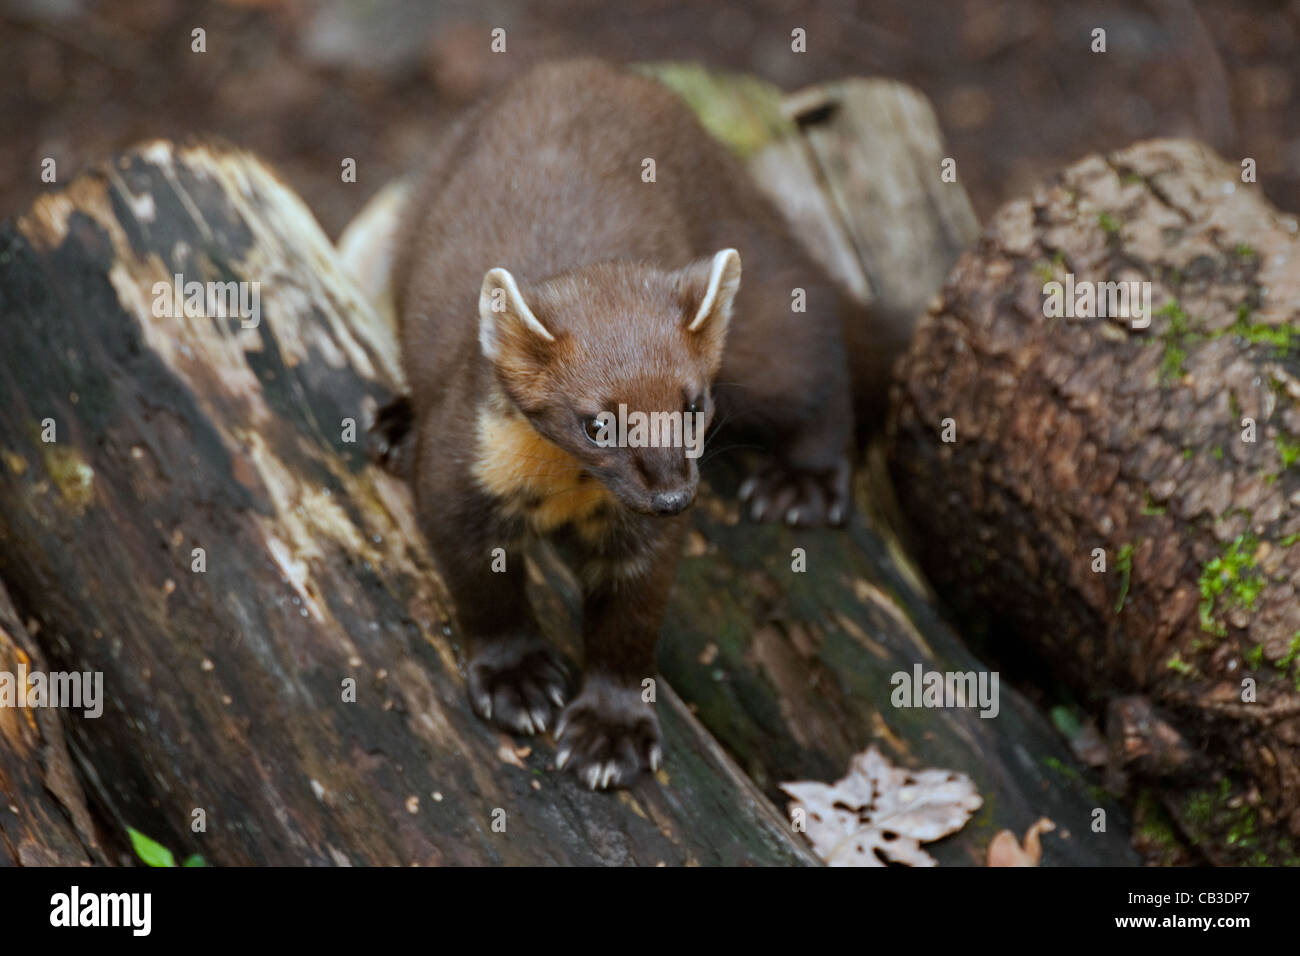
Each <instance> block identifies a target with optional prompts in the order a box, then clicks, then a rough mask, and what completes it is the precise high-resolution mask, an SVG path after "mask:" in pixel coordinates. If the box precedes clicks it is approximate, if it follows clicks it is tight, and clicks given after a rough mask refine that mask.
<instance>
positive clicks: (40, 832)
mask: <svg viewBox="0 0 1300 956" xmlns="http://www.w3.org/2000/svg"><path fill="white" fill-rule="evenodd" d="M49 670H50V669H49V667H48V666H47V665H46V663H45V656H44V655H43V654H42V653H41V651H40V649H39V648H38V647H37V646H36V642H35V641H33V640H32V638H31V635H30V634H28V633H27V628H26V627H25V626H24V625H23V623H22V622H21V621H20V620H19V619H18V612H17V611H15V610H14V606H13V602H11V601H10V600H9V594H8V592H6V591H5V589H4V586H3V585H0V673H3V674H4V675H6V676H7V677H8V676H10V675H12V679H13V680H15V681H17V679H18V678H19V677H20V676H26V675H32V674H41V675H48V674H49ZM72 719H74V720H77V719H81V715H80V714H78V715H76V716H73V717H72ZM104 862H106V857H105V853H104V850H103V848H102V847H101V846H100V840H99V834H98V833H97V832H96V827H95V823H94V821H93V819H92V817H91V814H90V811H89V810H88V809H87V808H86V799H85V795H84V794H83V793H82V790H81V784H80V782H79V781H78V779H77V775H76V771H75V769H74V767H73V763H72V759H71V758H70V757H69V756H68V747H67V744H66V742H65V741H64V737H63V727H62V725H61V724H60V722H59V715H58V713H57V712H56V711H55V710H52V709H49V708H37V707H17V706H15V707H0V866H85V865H88V864H91V863H104Z"/></svg>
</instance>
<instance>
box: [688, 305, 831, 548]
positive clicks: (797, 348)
mask: <svg viewBox="0 0 1300 956" xmlns="http://www.w3.org/2000/svg"><path fill="white" fill-rule="evenodd" d="M766 285H767V286H769V287H770V286H771V285H772V283H770V282H769V283H766ZM745 291H748V292H750V293H751V294H750V296H749V298H748V299H747V300H746V302H745V303H744V304H743V305H740V306H738V310H737V312H738V314H737V316H736V318H735V319H733V327H732V329H731V332H730V334H729V337H728V343H727V350H728V351H727V355H726V357H725V358H724V359H723V367H722V371H721V373H720V374H719V376H718V382H717V385H716V386H715V390H714V391H715V395H716V398H717V403H718V410H719V416H718V417H719V419H720V420H721V421H722V422H723V423H724V424H723V429H725V430H727V431H730V432H731V433H732V435H733V436H734V437H733V438H732V439H724V441H730V440H736V441H737V442H738V443H740V444H742V445H743V444H753V443H757V444H758V445H759V446H760V447H762V448H763V449H764V450H765V452H766V454H765V455H764V458H763V460H762V461H761V462H760V463H759V464H758V466H757V467H756V468H755V469H754V470H753V471H752V472H751V473H750V475H749V476H748V477H747V478H746V479H745V480H744V481H743V482H742V484H741V488H740V498H741V500H742V501H743V502H744V503H745V505H746V510H747V512H748V514H749V516H750V517H751V518H753V519H754V520H756V521H771V522H782V523H785V524H790V525H795V526H804V527H816V526H825V525H830V526H832V527H838V526H841V525H843V524H844V523H845V522H846V521H847V520H848V516H849V513H850V511H851V505H852V495H851V490H850V486H851V477H852V453H853V400H852V392H851V388H850V382H849V372H848V365H847V361H846V357H845V354H844V348H843V345H842V344H841V338H840V329H839V324H840V316H839V313H838V311H837V306H838V305H839V303H840V299H839V296H838V294H836V292H835V290H833V289H830V288H828V287H825V286H822V287H820V288H809V289H807V294H808V312H807V313H795V312H792V311H791V310H790V306H789V303H790V296H789V293H788V291H787V290H784V289H775V290H773V289H770V288H763V287H761V286H760V287H759V288H757V289H754V288H750V289H749V290H745V289H743V287H742V294H744V293H745ZM741 309H745V310H749V311H745V312H743V313H742V312H741V311H740V310H741ZM733 346H734V347H733Z"/></svg>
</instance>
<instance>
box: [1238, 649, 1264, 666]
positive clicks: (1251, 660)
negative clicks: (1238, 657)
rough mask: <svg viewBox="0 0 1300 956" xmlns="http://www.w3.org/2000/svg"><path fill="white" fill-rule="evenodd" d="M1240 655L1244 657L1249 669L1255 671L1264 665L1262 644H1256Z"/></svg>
mask: <svg viewBox="0 0 1300 956" xmlns="http://www.w3.org/2000/svg"><path fill="white" fill-rule="evenodd" d="M1242 656H1243V657H1245V659H1246V664H1247V666H1249V667H1250V669H1251V670H1253V671H1257V670H1259V669H1260V668H1261V667H1263V666H1264V645H1263V644H1256V645H1255V646H1254V647H1253V648H1252V649H1251V650H1249V651H1247V652H1246V653H1245V654H1244V655H1242Z"/></svg>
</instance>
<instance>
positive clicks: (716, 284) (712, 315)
mask: <svg viewBox="0 0 1300 956" xmlns="http://www.w3.org/2000/svg"><path fill="white" fill-rule="evenodd" d="M739 291H740V253H739V252H737V251H736V250H735V249H723V250H721V251H720V252H718V253H717V254H715V255H714V257H713V264H712V266H711V267H710V269H709V285H708V289H707V290H706V291H705V293H704V299H703V300H702V301H701V302H700V307H699V308H698V309H697V310H696V311H695V317H694V318H693V319H691V321H690V324H688V325H687V326H686V328H687V330H689V331H691V332H697V331H699V330H700V328H701V327H703V326H704V324H705V323H706V322H721V323H723V324H726V322H727V321H728V320H729V319H730V318H731V304H732V303H733V302H734V301H735V299H736V293H737V292H739Z"/></svg>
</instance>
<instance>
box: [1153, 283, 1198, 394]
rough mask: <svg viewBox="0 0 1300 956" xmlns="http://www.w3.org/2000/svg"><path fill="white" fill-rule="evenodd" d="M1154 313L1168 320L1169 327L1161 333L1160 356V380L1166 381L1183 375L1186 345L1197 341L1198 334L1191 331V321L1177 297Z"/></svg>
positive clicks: (1184, 371) (1184, 372)
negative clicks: (1161, 349)
mask: <svg viewBox="0 0 1300 956" xmlns="http://www.w3.org/2000/svg"><path fill="white" fill-rule="evenodd" d="M1156 315H1159V316H1163V317H1164V318H1166V319H1168V320H1169V327H1168V328H1167V329H1165V331H1164V332H1163V333H1162V334H1161V336H1160V340H1161V342H1163V343H1164V352H1163V354H1162V355H1161V356H1160V381H1161V382H1162V383H1168V382H1171V381H1175V380H1177V379H1180V378H1182V377H1183V375H1185V374H1186V369H1184V368H1183V362H1185V361H1187V347H1188V346H1189V345H1192V344H1194V343H1195V342H1197V341H1199V339H1200V336H1199V335H1197V334H1196V333H1195V332H1193V331H1192V325H1191V321H1190V319H1189V318H1188V316H1187V313H1186V312H1184V311H1183V307H1182V306H1181V305H1180V304H1179V302H1178V300H1177V299H1171V300H1170V301H1168V302H1166V303H1165V304H1164V305H1162V306H1161V307H1160V308H1159V309H1157V310H1156Z"/></svg>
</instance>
